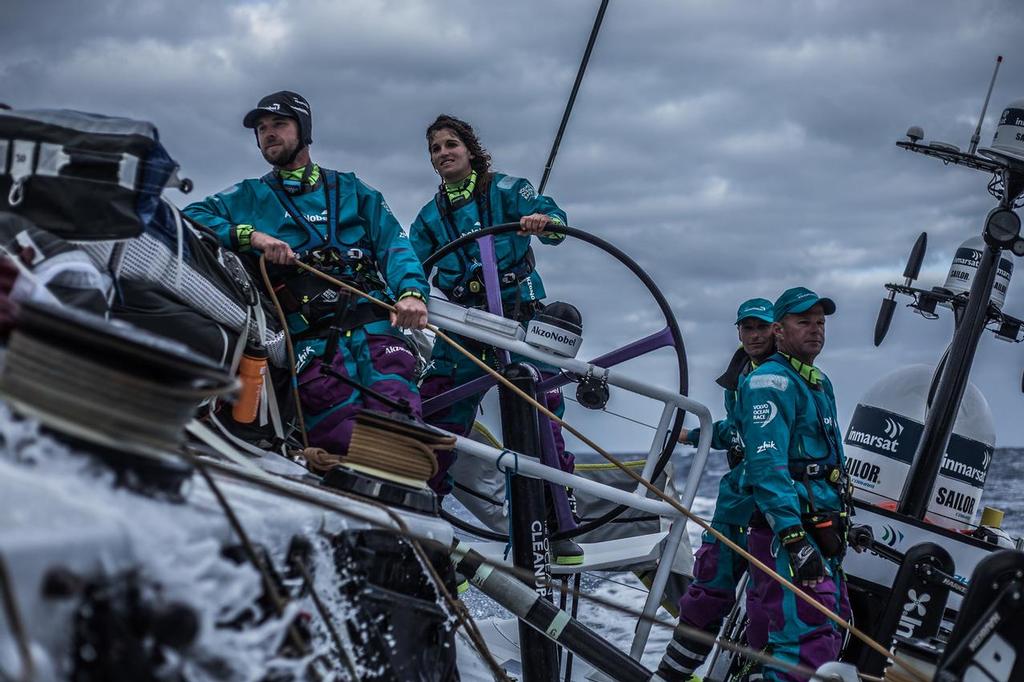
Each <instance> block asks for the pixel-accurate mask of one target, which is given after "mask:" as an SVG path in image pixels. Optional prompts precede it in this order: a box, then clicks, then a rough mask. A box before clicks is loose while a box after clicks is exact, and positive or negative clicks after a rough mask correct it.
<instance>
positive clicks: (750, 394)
mask: <svg viewBox="0 0 1024 682" xmlns="http://www.w3.org/2000/svg"><path fill="white" fill-rule="evenodd" d="M804 368H805V369H808V370H810V371H809V372H807V374H809V376H810V378H805V377H804V376H803V375H802V374H801V373H800V372H799V371H797V369H796V368H795V367H794V366H793V364H792V362H791V361H790V359H789V358H788V357H786V356H784V355H782V354H781V353H776V354H775V355H773V356H771V357H770V358H769V359H768V360H767V361H765V362H764V363H763V364H762V365H760V366H759V367H758V368H757V369H755V370H754V371H753V372H751V373H750V375H749V376H747V379H746V381H745V382H744V383H743V384H742V385H741V387H740V391H739V396H738V400H737V407H736V410H737V415H738V418H739V436H740V440H741V442H742V443H743V447H744V451H745V453H746V454H745V457H744V462H745V474H746V475H745V482H746V483H747V484H748V485H749V486H750V488H751V490H752V491H753V496H754V501H755V503H756V504H757V507H758V508H759V509H760V510H761V512H762V513H764V515H765V518H766V519H767V520H768V524H769V525H770V526H771V528H772V530H774V531H775V532H776V533H778V532H779V531H781V530H785V529H787V528H791V527H793V526H797V527H799V526H800V525H801V518H800V517H801V514H805V513H809V512H811V511H817V512H838V511H842V501H841V499H840V495H839V489H838V487H837V486H836V485H835V484H833V483H830V482H829V480H828V479H827V477H821V478H811V479H810V480H806V481H805V480H803V479H804V476H803V473H802V472H804V471H806V470H807V466H808V465H811V464H817V465H819V466H820V467H823V468H824V467H833V468H838V469H839V470H840V471H845V468H846V459H845V456H844V454H843V446H842V433H841V432H840V430H839V420H838V418H837V416H836V400H835V394H834V392H833V390H832V383H831V382H830V381H829V380H828V377H826V376H825V375H824V374H821V373H820V372H819V371H818V370H816V369H814V368H810V367H809V366H806V365H805V366H804Z"/></svg>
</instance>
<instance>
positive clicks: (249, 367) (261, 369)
mask: <svg viewBox="0 0 1024 682" xmlns="http://www.w3.org/2000/svg"><path fill="white" fill-rule="evenodd" d="M266 375H267V349H266V348H264V347H263V346H262V345H261V344H259V343H256V344H253V345H249V346H246V347H245V353H243V354H242V361H241V362H240V363H239V365H238V379H239V381H241V383H242V387H241V388H240V389H239V391H238V398H237V399H236V400H235V405H234V407H232V408H231V417H232V418H233V419H234V420H235V421H236V422H238V423H239V424H251V423H253V422H254V421H256V414H257V413H258V412H259V408H260V391H261V389H262V388H263V381H264V377H266Z"/></svg>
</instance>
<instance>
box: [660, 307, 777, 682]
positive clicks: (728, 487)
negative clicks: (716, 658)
mask: <svg viewBox="0 0 1024 682" xmlns="http://www.w3.org/2000/svg"><path fill="white" fill-rule="evenodd" d="M773 320H774V316H773V311H772V302H771V301H769V300H767V299H764V298H752V299H750V300H747V301H744V302H743V303H742V304H740V307H739V309H738V310H737V311H736V328H737V330H738V333H739V339H740V344H742V345H741V346H740V348H739V349H737V350H736V352H735V354H733V357H732V360H730V362H729V366H728V368H727V369H726V370H725V373H724V374H722V376H720V377H718V379H717V380H716V381H717V383H718V385H719V386H721V387H722V388H724V389H725V419H721V420H719V421H717V422H715V424H714V429H713V431H712V435H711V447H712V448H714V449H716V450H726V451H727V455H726V456H727V458H728V462H729V472H728V473H726V474H725V475H724V476H722V480H721V482H720V483H719V484H718V502H717V503H716V505H715V515H714V518H713V519H712V521H711V525H712V526H713V527H714V528H715V530H717V531H719V532H720V533H722V534H723V535H725V536H726V537H728V538H729V539H730V540H732V541H733V542H735V543H736V544H738V545H739V546H740V547H746V546H747V537H746V529H747V524H749V523H750V515H751V513H752V512H753V510H754V502H753V498H751V496H750V490H749V489H747V488H746V486H745V484H744V483H743V481H742V479H743V449H742V447H740V445H739V441H738V439H737V421H736V395H737V391H738V390H739V386H740V384H741V383H742V382H743V380H744V379H745V377H746V376H747V374H749V373H750V371H751V370H752V369H753V368H755V367H757V366H758V364H759V363H760V362H763V361H764V360H765V359H766V358H767V357H769V356H770V355H771V354H772V353H774V352H775V346H774V343H773V340H772V321H773ZM699 440H700V428H699V427H698V428H694V429H690V430H689V431H687V430H686V429H683V432H682V433H681V434H680V436H679V442H680V443H686V444H689V445H696V444H697V442H698V441H699ZM746 568H747V562H746V561H745V560H744V559H743V558H742V557H740V556H739V555H737V554H736V553H735V552H734V551H733V550H731V549H729V547H727V546H726V545H724V544H722V543H721V542H720V541H719V540H718V539H717V538H715V537H714V536H713V535H711V534H710V533H705V534H704V537H703V541H702V544H701V546H700V549H698V550H697V555H696V560H695V562H694V566H693V576H694V582H693V584H691V585H690V587H689V589H688V590H687V591H686V594H684V595H683V598H682V599H680V600H679V624H680V627H679V628H677V629H676V632H675V634H674V635H673V638H672V641H671V642H670V643H669V645H668V649H667V650H666V651H665V655H664V657H662V659H661V665H660V666H659V667H658V675H659V676H660V677H661V678H662V679H663V680H665V681H666V682H676V681H683V680H688V679H690V677H691V675H692V674H693V671H694V670H696V669H697V668H698V667H699V666H700V664H701V663H703V661H704V659H705V658H706V657H707V655H708V653H709V652H710V651H711V646H710V645H708V644H706V643H704V642H698V641H696V640H694V639H690V638H688V637H687V635H686V634H685V632H684V627H685V628H686V629H694V628H696V629H699V630H703V631H705V632H707V633H708V634H711V635H717V634H718V630H719V629H720V628H721V626H722V620H723V619H724V618H725V616H726V614H727V613H729V611H730V609H732V606H733V602H735V599H736V597H735V595H736V585H737V583H738V582H739V579H740V577H741V576H742V575H743V572H744V571H745V570H746ZM767 627H768V626H767V623H762V622H759V621H758V620H757V618H756V617H755V618H754V620H753V621H752V622H751V623H750V625H748V627H747V643H748V644H749V645H750V646H752V647H754V648H757V649H760V648H762V647H764V645H765V644H766V643H767Z"/></svg>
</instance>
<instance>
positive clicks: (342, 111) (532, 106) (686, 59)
mask: <svg viewBox="0 0 1024 682" xmlns="http://www.w3.org/2000/svg"><path fill="white" fill-rule="evenodd" d="M598 4H599V3H598V2H597V0H560V1H559V2H534V1H532V0H531V1H526V0H519V1H517V2H502V3H498V2H486V1H484V2H481V1H479V0H477V1H476V2H470V1H468V0H466V1H462V0H459V1H450V2H423V1H415V0H394V1H390V2H380V1H375V0H361V1H360V2H351V1H348V0H345V1H341V0H306V1H304V2H292V3H288V2H283V1H282V2H274V1H271V2H237V3H227V2H210V1H204V2H192V1H189V0H178V1H177V2H173V3H172V2H154V1H152V0H130V1H128V0H126V1H121V2H117V1H108V2H50V1H47V0H34V1H33V2H27V1H23V0H14V1H13V2H11V1H10V0H7V1H6V2H4V3H2V5H0V44H2V45H3V46H4V47H3V51H2V53H0V101H5V102H7V103H9V104H11V105H12V106H14V107H16V108H37V107H46V108H63V107H67V108H75V109H83V110H88V111H94V112H98V113H104V114H110V115H122V116H131V117H139V118H144V119H147V120H150V121H152V122H153V123H155V124H156V125H157V127H158V128H159V130H160V133H161V136H162V139H163V141H164V143H165V145H166V146H167V148H168V150H169V151H170V153H171V155H172V156H173V157H174V158H175V159H176V160H177V161H178V162H179V163H180V164H181V166H182V169H183V173H184V174H185V175H187V176H189V177H191V178H192V179H193V180H194V181H195V191H194V192H193V194H192V195H191V197H185V196H183V195H181V194H180V193H178V192H176V191H171V192H169V193H168V195H169V196H170V198H171V199H172V200H174V201H175V202H176V203H178V204H179V205H184V204H186V203H188V201H190V200H192V199H193V198H194V199H199V198H202V197H203V196H205V195H206V194H209V193H212V192H215V191H218V190H220V189H223V188H225V187H227V186H228V185H230V184H232V183H233V182H235V181H236V180H238V179H240V178H243V177H256V176H259V175H261V174H262V173H263V172H265V164H264V162H263V161H262V158H261V157H260V156H259V154H258V151H257V149H256V146H255V143H254V138H253V135H252V133H251V132H250V131H247V130H245V129H243V128H242V127H241V118H242V116H243V114H244V113H245V112H246V111H247V110H248V109H249V108H251V107H252V106H254V105H255V103H256V101H257V100H258V99H259V98H260V97H261V96H262V95H265V94H267V93H269V92H272V91H276V90H280V89H292V90H295V91H298V92H300V93H302V94H303V95H304V96H306V97H307V98H308V99H309V101H310V102H311V104H312V107H313V112H314V123H313V138H314V145H313V156H314V159H315V160H316V161H318V162H320V163H321V164H323V165H325V166H329V167H333V168H337V169H339V170H354V171H356V172H357V173H358V174H359V176H360V177H362V178H363V179H364V180H366V181H367V182H369V183H370V184H372V185H374V186H376V187H377V188H379V189H380V190H381V191H382V192H384V194H385V196H386V197H387V199H388V201H389V203H390V204H391V206H392V208H393V209H394V211H395V213H396V215H397V216H398V218H399V220H400V221H401V222H402V223H403V225H408V224H409V223H411V221H412V219H413V218H414V217H415V215H416V212H417V211H418V210H419V208H420V207H421V206H422V205H423V204H424V203H425V202H426V201H428V200H429V199H430V198H431V196H432V194H433V192H434V190H435V186H436V182H437V176H436V175H434V173H433V172H432V170H431V167H430V164H429V161H428V158H427V154H426V147H425V142H424V138H423V130H424V128H425V127H426V125H427V124H428V123H429V122H430V121H431V120H433V118H434V117H435V116H436V115H437V114H439V113H441V112H447V113H451V114H454V115H457V116H459V117H462V118H465V119H466V120H468V121H470V122H471V123H473V124H474V125H475V126H476V128H477V130H478V132H479V134H480V136H481V138H482V140H483V142H484V144H485V145H486V146H487V147H488V148H489V150H490V151H491V153H492V156H493V158H494V165H495V167H496V169H497V170H499V171H503V172H507V173H511V174H514V175H520V176H525V177H528V178H531V179H533V180H534V182H535V183H536V182H539V180H540V176H541V173H542V170H543V165H544V162H545V160H546V158H547V154H548V151H549V148H550V146H551V142H552V139H553V137H554V134H555V131H556V130H557V126H558V121H559V118H560V116H561V113H562V109H563V107H564V104H565V100H566V98H567V96H568V93H569V89H570V86H571V84H572V80H573V77H574V76H575V73H576V69H577V67H578V64H579V60H580V57H581V56H582V53H583V49H584V46H585V45H586V39H587V36H588V34H589V32H590V29H591V25H592V22H593V19H594V16H595V13H596V10H597V7H598ZM1021 36H1024V6H1022V5H1021V3H1019V2H1017V1H1014V0H1005V1H995V0H969V1H966V0H965V1H951V0H935V1H932V2H928V3H920V2H916V3H910V2H893V1H892V0H877V1H869V0H862V1H858V2H842V1H839V0H836V1H832V0H819V1H817V2H812V1H809V0H801V1H799V2H797V1H794V2H785V1H764V2H756V3H754V2H711V1H708V2H683V1H681V0H663V1H656V0H612V2H611V4H610V6H609V9H608V12H607V15H606V17H605V22H604V27H603V29H602V32H601V34H600V37H599V39H598V42H597V45H596V47H595V50H594V53H593V57H592V59H591V63H590V68H589V71H588V72H587V76H586V79H585V81H584V84H583V87H582V90H581V92H580V95H579V97H578V99H577V102H576V108H575V111H574V114H573V118H572V120H571V122H570V125H569V128H568V131H567V133H566V135H565V138H564V140H563V142H562V146H561V152H560V155H559V157H558V160H557V163H556V166H555V169H554V172H553V175H552V178H551V180H550V182H549V185H548V189H547V193H548V194H550V195H551V196H553V197H554V198H555V199H556V201H557V202H558V203H559V204H560V205H561V206H562V207H563V208H565V209H566V211H567V213H568V215H569V219H570V224H571V225H573V226H576V227H580V228H584V229H586V230H588V231H591V232H593V233H595V234H597V235H599V236H601V237H603V238H605V239H607V240H608V241H610V242H612V243H614V244H615V245H617V246H619V247H621V248H622V249H623V250H625V251H626V252H627V253H629V254H630V255H631V256H632V257H633V258H634V259H635V260H636V261H637V262H638V263H639V264H640V265H641V266H642V267H644V268H645V269H646V270H647V271H648V272H649V273H650V274H651V275H652V276H653V277H654V279H655V281H656V282H657V284H658V285H659V286H660V287H661V289H662V290H663V291H664V293H665V295H666V296H667V297H668V299H669V301H670V303H671V305H672V308H673V310H674V312H675V315H676V316H677V317H678V319H679V321H680V323H681V325H682V327H683V330H684V333H685V339H686V346H687V351H688V353H689V359H690V374H691V382H690V384H691V395H693V396H694V397H696V398H697V399H699V400H702V401H704V402H707V403H708V404H709V405H711V406H712V409H713V412H714V413H715V415H716V416H720V415H721V407H720V406H721V392H720V390H719V389H718V388H717V387H716V386H715V385H714V383H713V380H714V378H715V377H716V376H717V375H718V373H719V372H720V371H721V369H722V368H723V366H724V364H725V363H726V361H727V360H728V358H729V356H730V355H731V353H732V352H733V350H734V348H735V339H736V337H735V330H734V328H733V326H732V324H733V315H734V313H735V309H736V306H737V304H738V303H739V302H740V301H741V300H743V299H745V298H748V297H752V296H764V297H767V298H771V299H774V298H775V297H776V296H777V295H778V294H779V293H780V292H781V291H782V290H783V289H785V288H787V287H790V286H796V285H804V286H809V287H811V288H814V289H816V290H817V291H818V292H819V293H821V294H822V295H828V296H831V297H833V298H834V299H835V301H836V303H837V305H838V308H839V310H838V313H837V314H836V316H835V317H833V318H830V319H829V322H828V334H829V337H828V342H827V345H826V348H825V351H824V353H823V354H822V355H821V357H820V358H819V364H820V366H821V367H822V368H823V369H824V370H825V371H826V372H827V373H829V374H830V376H831V377H832V378H833V381H834V383H835V385H836V387H837V393H838V396H839V401H840V416H841V417H843V418H844V419H845V417H848V415H849V414H850V413H851V412H852V410H853V408H854V406H855V405H856V403H857V401H858V399H859V397H860V396H861V395H862V394H863V392H864V391H865V390H866V389H867V388H868V387H869V386H870V385H871V384H872V383H873V382H874V381H875V380H877V379H878V378H879V377H880V376H882V375H884V374H885V373H887V372H890V371H892V370H894V369H897V368H898V367H901V366H903V365H906V364H908V363H912V362H929V363H934V362H935V361H936V360H937V358H938V357H939V356H940V355H941V353H942V351H943V349H944V347H945V345H946V344H947V343H948V341H949V338H950V334H951V331H952V323H951V321H950V317H949V315H945V316H943V318H942V319H940V320H936V321H925V320H923V319H921V318H920V317H918V316H916V315H913V314H912V313H911V311H909V310H907V309H905V308H902V307H901V308H900V310H899V311H898V312H897V315H896V317H895V319H894V321H893V329H892V332H891V333H890V335H889V338H888V339H887V340H886V342H885V343H884V344H883V346H882V347H881V348H879V349H876V348H874V347H873V346H872V343H871V337H872V329H873V324H874V317H875V314H876V312H877V310H878V303H879V300H880V299H881V297H882V295H883V293H884V290H883V288H882V285H883V283H885V282H887V281H895V280H896V279H897V278H898V277H899V276H900V273H901V272H902V269H903V264H904V260H905V258H906V256H907V253H908V251H909V249H910V247H911V245H912V244H913V242H914V239H915V238H916V236H917V234H918V233H919V232H921V231H927V232H928V235H929V251H928V256H927V259H926V261H925V269H924V272H923V274H922V277H921V280H920V282H921V284H923V285H926V286H932V285H937V284H941V283H942V280H943V279H944V277H945V273H946V270H947V268H948V265H949V260H950V258H951V256H952V252H953V250H954V249H955V247H956V245H958V244H959V243H960V242H961V241H963V240H964V239H967V238H968V237H971V236H973V235H977V234H979V233H980V231H981V227H982V221H983V218H984V216H985V214H986V212H987V211H988V209H989V208H990V207H991V206H993V205H994V201H993V199H992V198H991V197H990V196H989V195H988V194H987V192H986V191H985V186H986V183H987V182H988V179H989V178H988V176H986V175H984V174H982V173H979V172H977V171H971V170H968V169H963V168H947V167H944V166H943V165H942V164H941V163H939V162H937V161H935V160H933V159H929V158H925V157H922V156H918V155H913V154H909V153H907V152H904V151H902V150H900V149H898V148H897V147H896V146H895V145H894V142H895V141H896V140H897V139H900V138H902V136H903V134H904V132H905V131H906V129H907V127H908V126H909V125H911V124H917V125H921V126H923V128H924V130H925V134H926V139H929V140H943V141H948V142H952V143H955V144H957V145H960V146H961V147H966V146H967V144H968V141H969V139H970V136H971V133H972V132H973V129H974V126H975V124H976V123H977V119H978V115H979V113H980V110H981V105H982V100H983V97H984V94H985V90H986V87H987V86H988V82H989V78H990V77H991V72H992V68H993V66H994V63H995V57H996V55H997V54H1002V55H1003V56H1004V58H1005V62H1004V64H1003V67H1002V69H1001V72H1000V75H999V79H998V81H997V83H996V87H995V91H994V94H993V97H992V104H991V106H990V108H989V112H988V116H987V118H986V121H985V125H984V128H983V132H982V145H983V146H984V145H987V144H988V143H989V142H990V140H991V137H992V133H993V131H994V121H995V119H997V118H998V116H999V114H1000V112H1001V110H1002V108H1003V107H1004V106H1005V105H1006V104H1007V103H1008V102H1010V101H1011V100H1013V99H1016V98H1018V97H1024V42H1022V40H1021ZM537 250H538V253H539V256H540V268H541V272H542V274H543V275H544V277H545V282H546V284H547V288H548V291H549V299H563V300H569V301H572V302H574V303H576V304H577V305H578V306H579V307H580V308H581V309H582V311H583V314H584V318H585V327H586V331H585V335H586V338H587V346H586V349H585V350H586V352H587V354H591V353H594V352H600V351H603V350H607V349H608V348H611V347H613V346H614V345H616V344H618V343H621V342H623V341H625V340H627V339H632V338H636V337H638V336H641V335H642V334H645V333H647V332H650V331H653V330H654V329H656V328H657V327H658V326H659V324H660V323H659V321H658V317H657V310H656V309H655V308H654V307H653V303H652V301H651V300H650V299H649V298H645V297H644V296H643V295H641V294H642V292H639V291H637V290H635V287H633V288H631V287H630V286H628V284H627V283H626V281H627V279H628V278H627V277H626V276H625V275H621V274H617V273H613V272H612V269H613V267H615V266H614V265H613V264H612V263H611V262H610V261H608V260H607V259H605V258H603V257H601V256H599V254H598V253H597V252H595V251H593V250H592V249H589V248H585V247H582V246H578V245H569V244H566V245H563V246H560V247H558V248H557V249H554V248H548V247H539V248H538V249H537ZM1018 265H1019V264H1018ZM1021 279H1024V275H1021V274H1019V273H1018V275H1017V280H1021ZM1022 288H1024V283H1022V282H1020V281H1014V282H1012V283H1011V286H1010V291H1009V295H1008V299H1007V304H1006V309H1007V311H1009V312H1010V313H1013V314H1016V315H1018V316H1024V293H1022ZM1022 350H1024V349H1022V348H1021V347H1020V346H1018V345H1016V344H1005V343H1000V342H998V341H995V340H994V339H993V338H992V336H991V335H986V337H985V338H983V340H982V342H981V345H980V351H979V360H978V363H977V364H976V366H975V371H974V373H973V375H972V376H973V378H974V380H975V382H976V383H977V384H978V385H979V386H980V387H981V389H982V390H983V392H984V393H985V395H986V396H987V397H988V400H989V402H990V404H991V406H992V410H993V412H994V414H995V418H996V423H997V427H998V430H999V444H1000V445H1024V419H1020V414H1021V411H1022V408H1024V395H1022V394H1021V392H1020V383H1021V377H1020V375H1021V371H1022V369H1024V356H1022ZM634 371H636V372H640V373H642V374H643V375H644V376H647V377H648V378H650V379H652V380H653V381H656V382H659V383H668V379H666V377H668V376H670V375H671V367H670V366H669V365H668V363H667V362H664V361H660V364H659V363H658V362H647V363H643V362H642V363H636V366H635V368H634ZM609 407H610V408H614V409H616V410H617V411H622V412H628V413H630V414H632V415H633V416H634V417H636V418H638V419H641V420H643V421H654V420H656V418H657V415H656V414H654V413H652V412H650V410H649V409H646V408H644V407H642V406H638V405H636V404H635V403H634V402H633V401H630V400H628V399H626V398H625V397H621V396H618V395H616V396H615V397H614V398H613V402H612V404H611V405H609ZM584 423H586V424H587V426H588V428H590V429H591V432H592V433H594V435H595V436H597V437H599V440H602V441H603V442H605V443H607V444H608V447H612V448H616V449H634V450H635V449H640V448H641V447H646V446H645V445H644V444H642V443H640V441H639V440H638V439H639V437H640V436H643V435H644V434H645V433H646V434H649V432H645V430H644V429H642V428H639V427H637V428H639V431H636V430H631V428H632V427H629V426H628V425H625V423H624V422H621V421H619V422H616V420H614V419H612V420H608V419H605V421H604V422H603V423H602V424H600V425H598V424H597V423H596V422H595V421H594V420H593V419H592V418H588V419H586V420H585V421H584ZM844 427H845V424H844ZM637 433H639V434H640V436H636V434H637ZM638 443H640V447H638V445H637V444H638Z"/></svg>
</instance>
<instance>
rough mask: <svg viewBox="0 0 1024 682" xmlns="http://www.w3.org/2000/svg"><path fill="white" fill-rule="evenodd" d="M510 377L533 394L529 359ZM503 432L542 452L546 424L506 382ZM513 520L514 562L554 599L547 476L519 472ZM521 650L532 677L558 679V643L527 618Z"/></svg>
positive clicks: (515, 443)
mask: <svg viewBox="0 0 1024 682" xmlns="http://www.w3.org/2000/svg"><path fill="white" fill-rule="evenodd" d="M505 377H506V378H507V379H508V380H509V381H511V382H512V384H513V385H514V386H515V387H516V388H519V389H521V390H522V391H524V392H525V393H526V394H527V395H534V394H535V390H534V383H535V378H534V372H533V371H532V369H531V368H530V367H528V366H526V365H510V366H509V367H508V369H506V370H505ZM499 395H500V400H501V432H502V440H503V442H504V444H505V447H506V448H508V449H509V450H514V451H516V452H520V453H524V454H527V455H530V456H532V457H535V458H536V457H537V456H538V455H539V454H540V426H539V421H538V419H537V412H536V410H534V408H533V407H532V406H530V405H528V404H527V403H526V402H525V401H524V400H523V399H522V398H520V397H519V396H517V395H515V394H514V393H513V392H512V391H511V390H509V389H508V388H506V387H504V386H502V387H501V388H500V392H499ZM501 464H502V466H503V467H512V468H513V469H514V468H515V460H514V459H512V458H510V457H506V458H505V460H504V461H503V462H502V463H501ZM509 494H510V496H511V497H510V500H509V507H510V515H511V518H510V519H509V526H510V532H511V537H512V563H513V565H514V566H515V567H516V568H518V569H520V570H521V571H528V572H529V573H531V574H533V576H534V580H533V581H532V582H530V581H524V582H526V583H527V584H528V585H530V587H532V588H533V589H534V590H536V591H537V593H538V594H540V595H541V596H542V597H543V598H544V599H547V600H548V601H551V588H550V587H548V586H547V585H548V583H549V582H550V578H551V573H550V569H549V565H548V538H547V522H546V518H547V509H546V506H545V503H544V482H543V481H541V480H539V479H536V478H527V477H525V476H520V475H519V474H514V475H513V476H512V483H511V486H510V493H509ZM519 651H520V660H521V661H522V665H523V679H524V680H526V682H542V681H546V680H556V679H558V649H557V647H556V646H555V643H554V642H552V641H551V640H550V639H548V638H547V637H545V636H544V635H543V634H541V633H540V632H537V631H536V630H534V629H533V628H532V627H530V626H529V625H527V624H526V623H525V622H523V621H522V620H520V621H519Z"/></svg>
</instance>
